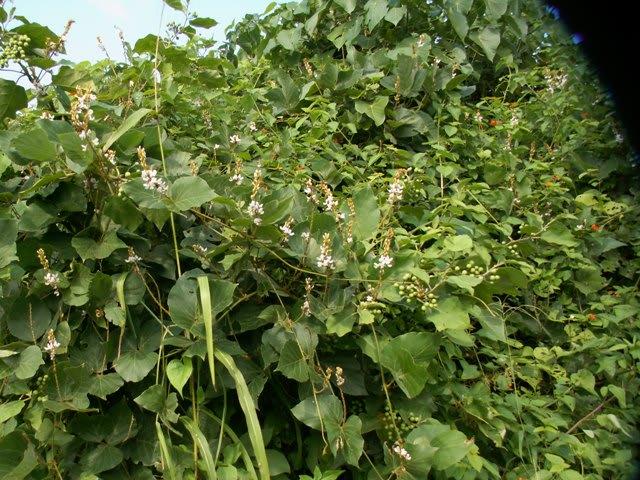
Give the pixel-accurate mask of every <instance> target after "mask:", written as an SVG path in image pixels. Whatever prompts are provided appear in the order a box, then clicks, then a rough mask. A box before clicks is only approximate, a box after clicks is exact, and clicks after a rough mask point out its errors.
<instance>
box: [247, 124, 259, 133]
mask: <svg viewBox="0 0 640 480" xmlns="http://www.w3.org/2000/svg"><path fill="white" fill-rule="evenodd" d="M249 130H251V131H252V132H255V131H257V130H258V127H256V122H251V123H250V124H249Z"/></svg>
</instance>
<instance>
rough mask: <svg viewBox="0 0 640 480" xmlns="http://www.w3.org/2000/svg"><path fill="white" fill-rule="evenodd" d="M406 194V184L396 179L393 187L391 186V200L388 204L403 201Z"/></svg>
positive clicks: (389, 199) (388, 200)
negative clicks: (403, 195)
mask: <svg viewBox="0 0 640 480" xmlns="http://www.w3.org/2000/svg"><path fill="white" fill-rule="evenodd" d="M403 193H404V182H403V181H402V180H400V179H399V178H396V179H395V180H394V181H393V183H392V184H391V185H389V198H388V199H387V203H390V204H393V203H395V202H398V201H400V200H402V194H403Z"/></svg>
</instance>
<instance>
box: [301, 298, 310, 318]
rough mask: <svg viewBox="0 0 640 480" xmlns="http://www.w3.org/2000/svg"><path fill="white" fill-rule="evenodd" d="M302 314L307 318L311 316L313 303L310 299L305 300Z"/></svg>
mask: <svg viewBox="0 0 640 480" xmlns="http://www.w3.org/2000/svg"><path fill="white" fill-rule="evenodd" d="M302 313H304V316H305V317H310V316H311V303H309V298H305V300H304V303H303V304H302Z"/></svg>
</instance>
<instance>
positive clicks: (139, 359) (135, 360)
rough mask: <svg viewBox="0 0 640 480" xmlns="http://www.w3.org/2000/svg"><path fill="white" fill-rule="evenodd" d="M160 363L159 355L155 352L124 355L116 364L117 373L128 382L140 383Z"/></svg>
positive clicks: (136, 351)
mask: <svg viewBox="0 0 640 480" xmlns="http://www.w3.org/2000/svg"><path fill="white" fill-rule="evenodd" d="M157 361H158V354H157V353H154V352H140V351H138V350H135V351H133V352H126V353H123V354H122V355H121V356H120V358H119V359H117V360H116V361H115V363H114V366H115V369H116V372H118V374H119V375H120V376H121V377H122V378H123V379H124V380H125V381H126V382H139V381H140V380H142V379H143V378H144V377H146V376H147V374H148V373H149V372H150V371H151V370H153V367H155V366H156V363H157Z"/></svg>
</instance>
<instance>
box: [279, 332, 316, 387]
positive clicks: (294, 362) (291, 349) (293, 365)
mask: <svg viewBox="0 0 640 480" xmlns="http://www.w3.org/2000/svg"><path fill="white" fill-rule="evenodd" d="M276 370H277V371H279V372H282V373H283V374H284V376H285V377H287V378H290V379H292V380H296V381H298V382H305V381H307V380H309V365H308V364H307V361H306V359H305V357H304V355H303V354H302V352H301V350H300V347H299V346H298V343H297V342H296V341H295V340H288V341H287V343H285V344H284V347H283V348H282V350H281V351H280V360H279V361H278V368H277V369H276Z"/></svg>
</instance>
